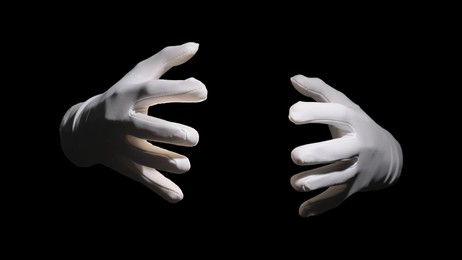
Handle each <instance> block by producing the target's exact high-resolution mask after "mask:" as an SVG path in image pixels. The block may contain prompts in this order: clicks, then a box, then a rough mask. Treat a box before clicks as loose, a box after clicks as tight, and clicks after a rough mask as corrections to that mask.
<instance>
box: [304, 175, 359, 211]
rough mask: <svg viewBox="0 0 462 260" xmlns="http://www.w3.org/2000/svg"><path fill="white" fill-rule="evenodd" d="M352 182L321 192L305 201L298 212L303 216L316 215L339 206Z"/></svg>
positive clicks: (346, 195)
mask: <svg viewBox="0 0 462 260" xmlns="http://www.w3.org/2000/svg"><path fill="white" fill-rule="evenodd" d="M350 188H351V183H345V184H341V185H336V186H332V187H330V188H328V189H327V190H325V191H324V192H322V193H321V194H319V195H317V196H315V197H313V198H311V199H309V200H307V201H305V202H303V203H302V204H301V205H300V208H299V210H298V213H299V214H300V216H302V217H311V216H316V215H319V214H321V213H324V212H326V211H328V210H331V209H333V208H335V207H337V206H339V205H340V204H341V203H342V202H343V201H344V200H345V199H346V198H347V197H348V192H349V190H350Z"/></svg>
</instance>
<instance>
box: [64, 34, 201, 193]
mask: <svg viewBox="0 0 462 260" xmlns="http://www.w3.org/2000/svg"><path fill="white" fill-rule="evenodd" d="M197 49H198V45H197V44H195V43H186V44H183V45H180V46H173V47H167V48H164V49H163V50H162V51H160V52H159V53H157V54H156V55H154V56H152V57H150V58H149V59H146V60H144V61H142V62H140V63H138V64H137V65H136V66H135V68H134V69H133V70H132V71H130V72H129V73H128V74H127V75H126V76H125V77H123V78H122V79H121V80H120V81H119V82H117V83H116V84H115V85H114V86H113V87H111V88H110V89H108V90H107V91H106V92H104V93H103V94H100V95H97V96H94V97H92V98H90V99H89V100H87V101H86V102H84V103H81V104H77V105H75V106H74V107H72V108H71V109H70V110H69V111H68V112H67V113H66V115H65V116H64V118H63V121H62V124H61V142H62V146H63V150H64V152H65V153H66V155H67V156H68V158H69V159H71V160H72V161H73V162H74V163H75V164H77V165H80V166H90V165H93V164H96V163H100V164H103V165H105V166H107V167H110V168H112V169H114V170H116V171H118V172H120V173H122V174H124V175H126V176H128V177H130V178H132V179H135V180H137V181H139V182H141V183H143V184H144V185H146V186H148V187H149V188H151V189H152V190H153V191H155V192H156V193H158V194H159V195H160V196H162V197H163V198H164V199H166V200H168V201H170V202H178V201H180V200H181V199H182V198H183V193H182V191H181V189H180V188H179V187H178V186H177V185H176V184H175V183H173V182H172V181H171V180H170V179H168V178H166V177H165V176H163V175H162V174H161V173H160V172H159V170H160V171H167V172H171V173H184V172H186V171H188V170H189V169H190V162H189V160H188V158H187V157H185V156H183V155H180V154H177V153H175V152H172V151H168V150H165V149H163V148H161V147H159V146H157V145H153V144H152V143H150V142H148V140H149V141H154V142H159V143H169V144H175V145H181V146H194V145H196V144H197V142H198V140H199V134H198V133H197V131H196V130H194V129H193V128H191V127H189V126H185V125H182V124H178V123H174V122H168V121H165V120H163V119H160V118H156V117H151V116H148V109H149V107H150V106H153V105H157V104H162V103H168V102H200V101H203V100H205V99H206V97H207V90H206V88H205V86H204V85H203V84H202V83H201V82H200V81H198V80H196V79H193V78H190V79H187V80H176V81H173V80H161V79H159V77H160V76H162V75H163V74H164V73H165V72H166V71H167V70H169V69H170V68H171V67H173V66H176V65H180V64H182V63H184V62H186V61H187V60H189V59H190V58H191V57H192V56H193V55H194V54H195V53H196V51H197Z"/></svg>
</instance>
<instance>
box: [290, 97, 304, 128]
mask: <svg viewBox="0 0 462 260" xmlns="http://www.w3.org/2000/svg"><path fill="white" fill-rule="evenodd" d="M303 103H304V102H302V101H299V102H297V103H295V104H293V105H292V106H291V107H290V109H289V120H290V121H291V122H292V123H294V124H300V123H301V122H302V121H303V118H304V111H303V109H302V105H303Z"/></svg>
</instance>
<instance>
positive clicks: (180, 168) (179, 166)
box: [170, 157, 191, 173]
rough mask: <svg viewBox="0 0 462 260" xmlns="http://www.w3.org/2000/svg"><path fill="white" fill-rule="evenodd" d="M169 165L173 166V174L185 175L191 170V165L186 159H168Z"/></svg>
mask: <svg viewBox="0 0 462 260" xmlns="http://www.w3.org/2000/svg"><path fill="white" fill-rule="evenodd" d="M170 163H171V164H173V165H175V171H173V173H185V172H187V171H189V169H191V163H190V162H189V159H188V158H187V157H183V158H175V159H170Z"/></svg>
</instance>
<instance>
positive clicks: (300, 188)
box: [290, 175, 310, 192]
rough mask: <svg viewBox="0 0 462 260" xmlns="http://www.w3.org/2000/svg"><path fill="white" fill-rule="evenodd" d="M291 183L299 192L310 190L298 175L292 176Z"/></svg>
mask: <svg viewBox="0 0 462 260" xmlns="http://www.w3.org/2000/svg"><path fill="white" fill-rule="evenodd" d="M290 185H292V188H294V190H296V191H298V192H308V191H310V190H309V189H307V187H306V185H305V182H304V181H303V180H302V179H300V178H298V177H297V175H294V176H292V177H291V178H290Z"/></svg>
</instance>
